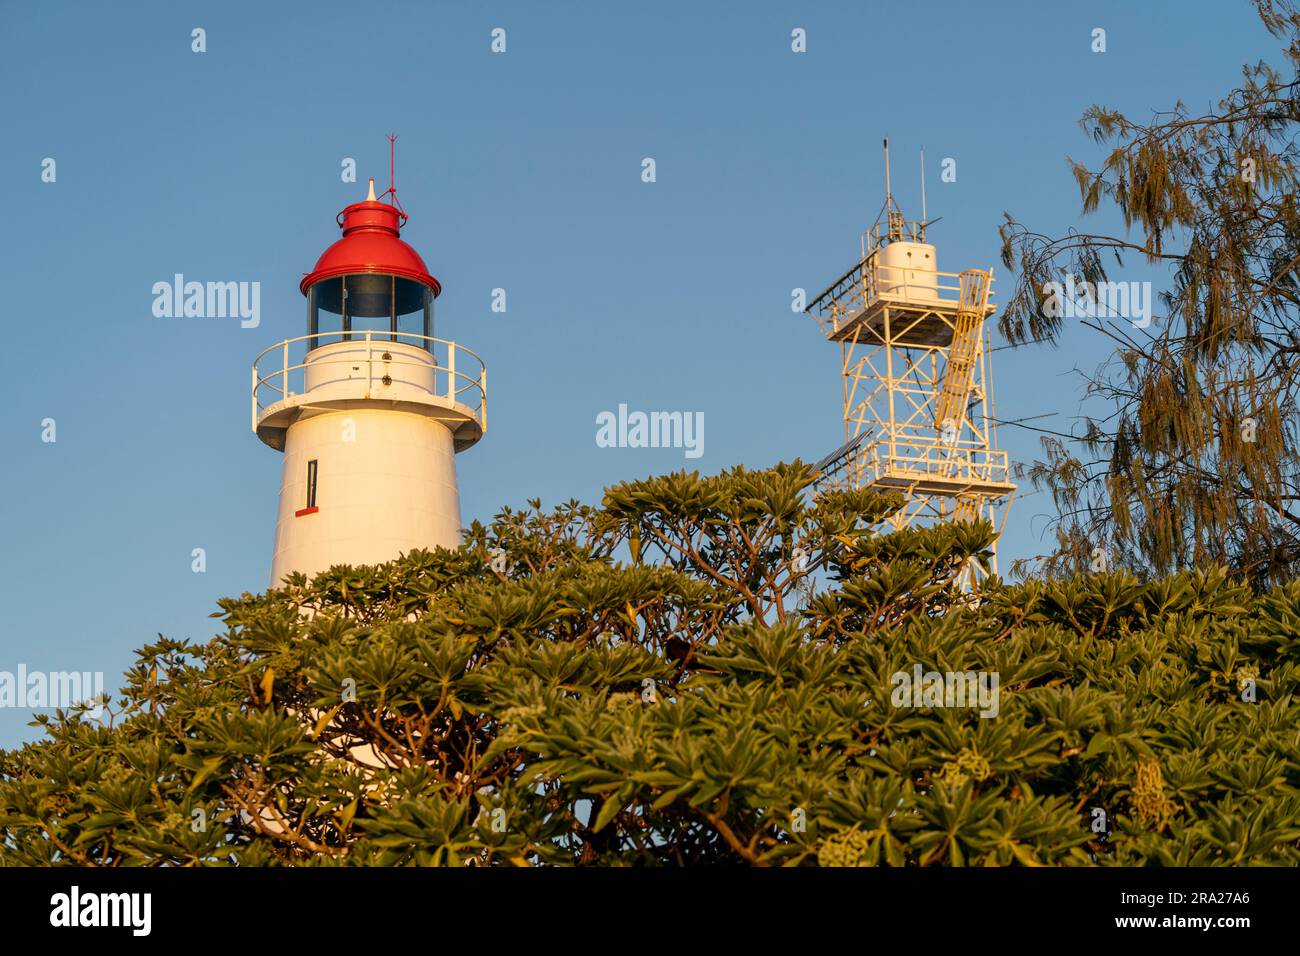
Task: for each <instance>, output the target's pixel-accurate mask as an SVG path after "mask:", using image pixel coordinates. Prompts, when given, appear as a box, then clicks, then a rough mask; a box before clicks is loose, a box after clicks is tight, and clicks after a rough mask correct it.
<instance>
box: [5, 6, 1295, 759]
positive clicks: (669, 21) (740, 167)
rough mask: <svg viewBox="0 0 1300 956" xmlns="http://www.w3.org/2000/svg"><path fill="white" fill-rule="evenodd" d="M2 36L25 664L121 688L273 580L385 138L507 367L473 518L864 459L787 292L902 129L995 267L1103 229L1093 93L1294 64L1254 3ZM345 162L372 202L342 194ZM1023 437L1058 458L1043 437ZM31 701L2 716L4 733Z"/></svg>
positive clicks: (1033, 380) (280, 22) (13, 499)
mask: <svg viewBox="0 0 1300 956" xmlns="http://www.w3.org/2000/svg"><path fill="white" fill-rule="evenodd" d="M0 21H2V22H3V25H4V26H3V33H2V34H0V80H2V81H3V82H0V89H2V90H3V96H4V99H5V102H4V112H3V115H4V128H5V129H4V146H3V149H2V150H0V183H2V184H3V186H2V188H3V203H4V207H3V217H2V219H0V263H3V270H4V273H3V277H4V290H5V302H6V308H5V314H4V319H3V321H4V325H5V363H4V370H3V374H0V399H2V402H0V449H3V459H2V460H3V463H4V492H5V493H4V495H3V497H2V498H0V540H3V549H2V553H0V582H3V583H2V584H0V670H7V671H15V670H16V669H17V666H18V664H19V663H24V664H25V665H26V666H27V667H28V669H29V670H47V671H57V670H71V669H75V670H91V671H95V670H102V671H104V672H105V673H106V677H107V679H108V683H109V684H110V686H113V687H116V686H117V682H118V675H119V674H120V673H121V671H122V670H124V669H125V668H126V667H127V666H129V665H130V664H131V662H132V659H133V658H132V651H133V649H134V648H136V647H139V646H140V645H142V644H143V643H145V642H146V641H149V640H151V639H153V637H154V636H155V635H156V634H158V633H159V632H161V633H164V634H167V635H169V636H174V637H184V638H191V639H205V638H207V637H208V636H210V635H211V634H212V633H213V632H214V624H215V622H213V621H211V620H209V619H208V617H207V615H208V614H209V613H210V612H211V611H213V610H214V609H215V604H214V602H215V600H216V599H217V598H218V597H220V596H223V595H229V594H238V593H239V592H241V591H245V590H252V591H256V590H261V589H262V588H263V587H264V586H265V584H266V576H267V573H268V567H269V561H270V555H271V546H272V541H273V534H274V519H275V509H276V494H277V488H278V482H279V472H280V456H279V454H278V453H276V452H274V451H272V450H270V449H269V448H267V447H265V446H264V445H262V444H261V443H260V442H259V441H257V439H256V438H255V437H254V436H253V435H252V433H251V432H250V431H249V403H248V394H247V393H248V381H249V379H248V368H249V364H250V362H251V361H252V359H253V357H254V355H256V354H257V353H258V352H259V351H261V350H262V349H263V348H265V347H266V346H268V345H270V344H272V343H273V342H275V341H278V340H279V339H281V338H286V337H290V336H295V335H301V334H304V333H305V332H306V317H305V308H304V304H303V299H302V297H301V295H300V294H299V292H298V281H299V279H300V278H301V276H302V274H303V273H304V272H306V271H308V270H309V269H310V268H311V267H312V265H313V264H314V262H315V260H316V257H317V256H318V255H319V254H320V252H321V251H322V250H324V248H325V247H326V246H327V245H328V244H329V243H330V242H332V241H334V239H335V238H336V237H337V235H338V231H337V228H336V226H335V225H334V215H335V213H337V212H338V211H339V210H340V209H341V208H342V207H343V206H344V205H345V204H347V203H350V202H354V201H357V200H359V199H361V198H363V196H364V180H365V177H367V176H371V175H373V176H374V177H375V178H376V179H377V180H378V181H380V183H381V184H383V183H385V182H386V178H387V161H388V156H387V143H386V141H385V139H384V135H385V134H386V133H387V132H389V131H390V130H394V131H397V132H398V133H399V134H400V137H401V138H400V140H399V144H398V187H399V191H400V196H401V198H402V202H403V204H404V206H405V207H406V209H407V210H408V211H409V212H410V213H411V214H412V219H411V222H410V225H409V227H408V228H407V230H406V231H405V233H404V235H405V238H407V239H408V240H409V241H410V242H411V243H412V244H413V245H415V247H416V248H417V249H418V250H419V251H420V252H421V253H422V254H423V256H424V258H425V261H426V262H427V263H428V264H429V267H430V269H431V270H432V271H433V273H434V274H435V275H436V276H438V277H439V279H440V280H441V281H442V283H443V285H444V290H445V291H444V293H443V295H442V297H441V298H440V300H439V312H438V317H439V322H438V331H439V334H440V335H444V336H447V337H451V338H454V339H456V340H458V341H459V342H461V343H463V344H465V345H467V346H469V347H470V348H473V349H475V350H476V351H477V352H479V354H480V355H482V356H483V357H484V359H485V360H486V362H487V364H488V367H489V370H490V372H489V375H490V379H489V385H490V429H489V432H488V435H487V437H486V438H485V439H484V441H483V442H482V443H481V444H479V445H478V446H477V447H475V448H474V449H472V450H470V451H469V452H467V453H465V454H463V455H461V456H460V457H459V459H458V466H459V473H460V485H461V495H462V499H461V502H462V516H463V519H464V520H465V522H466V523H468V522H469V521H470V520H471V519H473V518H483V519H486V518H490V516H491V515H492V514H493V513H494V511H495V510H496V509H497V508H498V507H499V506H500V505H503V504H515V505H518V504H521V503H522V502H523V501H524V500H525V499H526V498H529V497H533V496H540V497H541V498H543V499H544V500H545V501H547V502H555V501H557V500H560V499H566V498H569V497H579V498H583V499H586V500H591V501H594V500H597V499H598V498H599V494H600V490H601V488H602V487H603V486H604V485H606V484H609V483H612V482H615V481H618V480H621V479H626V478H635V477H642V476H645V475H648V474H653V473H661V472H664V471H668V470H672V469H676V468H681V467H690V468H700V469H702V470H704V471H707V472H714V471H717V470H720V469H722V468H725V467H728V466H730V465H733V464H736V463H744V464H746V465H750V466H755V467H761V466H764V465H768V464H770V463H772V462H775V461H777V460H780V459H789V458H794V457H796V456H801V457H803V458H804V459H805V460H815V459H817V458H818V457H820V456H821V455H823V454H824V453H826V452H827V451H829V450H831V449H832V448H834V447H835V446H836V445H838V444H839V442H840V441H841V423H840V405H839V402H840V383H839V379H838V356H837V350H836V348H835V347H834V346H832V345H831V344H830V343H828V342H826V341H825V340H824V339H823V338H822V337H821V336H820V334H819V333H818V331H817V329H816V328H815V326H814V325H813V323H812V321H811V320H810V319H807V318H806V317H800V316H796V315H794V314H792V313H791V311H790V305H789V304H790V291H791V289H792V288H794V287H804V288H806V289H808V291H809V293H810V294H815V293H816V292H817V291H820V289H821V288H822V287H824V286H825V285H826V284H827V283H828V282H829V281H830V280H831V279H833V278H835V277H836V276H837V275H838V274H839V273H841V272H842V271H843V270H845V269H846V268H847V267H848V266H849V265H851V264H852V263H853V261H854V260H855V258H856V256H857V253H858V236H859V234H860V232H861V231H862V229H863V228H865V227H866V226H868V225H870V222H871V220H872V219H873V217H874V215H875V213H876V211H877V210H878V208H879V206H880V202H881V198H882V193H883V176H882V173H881V162H880V153H879V144H880V140H881V137H882V136H883V135H885V134H888V135H889V136H890V138H891V142H892V144H893V147H894V150H895V156H896V160H895V183H896V190H897V191H898V192H899V193H900V194H901V198H902V200H903V201H904V203H905V204H908V205H910V206H911V208H913V209H915V198H916V187H915V183H916V175H915V169H916V153H917V150H918V149H919V148H920V147H921V146H924V147H925V150H926V156H927V159H928V161H929V163H930V169H931V176H930V180H929V188H928V201H929V212H930V215H931V216H935V215H942V216H943V221H942V223H940V224H939V225H938V226H937V227H936V228H935V229H934V230H933V231H932V233H931V238H932V240H933V241H935V242H936V243H937V245H938V247H939V257H940V266H941V268H945V269H951V270H959V269H961V268H965V267H971V266H985V265H993V264H995V263H996V260H997V253H998V246H997V232H996V229H997V226H998V224H999V222H1000V219H1001V216H1002V213H1003V211H1004V210H1007V211H1010V212H1012V213H1014V214H1015V215H1016V216H1017V217H1019V218H1021V219H1022V220H1024V221H1026V222H1028V223H1029V224H1031V225H1033V226H1034V227H1035V228H1037V229H1040V230H1042V231H1046V232H1055V231H1059V230H1061V229H1063V228H1066V227H1068V226H1069V225H1070V224H1072V223H1074V222H1076V221H1078V220H1077V212H1078V205H1079V204H1078V198H1077V192H1076V190H1075V187H1074V184H1073V181H1072V179H1071V177H1070V175H1069V172H1068V169H1067V166H1066V156H1067V155H1073V156H1075V157H1077V158H1080V159H1083V160H1091V159H1094V158H1095V157H1096V155H1097V152H1096V148H1095V147H1093V146H1091V145H1090V144H1089V142H1088V141H1087V140H1086V139H1085V137H1084V135H1083V134H1082V132H1081V131H1080V130H1079V128H1078V126H1077V120H1078V117H1079V115H1080V113H1081V112H1082V111H1083V110H1084V109H1085V108H1086V107H1087V106H1088V105H1089V104H1092V103H1094V102H1101V103H1105V104H1108V105H1112V106H1115V107H1118V108H1121V109H1124V110H1126V111H1130V112H1131V113H1133V114H1135V115H1137V116H1141V117H1145V116H1147V115H1148V114H1149V113H1150V112H1151V111H1152V110H1155V109H1161V108H1166V107H1168V106H1170V105H1172V104H1173V103H1174V101H1175V100H1177V99H1179V98H1181V99H1182V100H1184V101H1185V102H1186V103H1188V104H1189V105H1190V106H1192V107H1193V108H1199V107H1203V106H1207V105H1208V104H1209V103H1211V102H1212V101H1213V100H1216V99H1217V98H1218V96H1219V95H1220V94H1221V93H1223V92H1225V91H1226V90H1227V89H1229V88H1230V87H1231V86H1232V85H1233V84H1234V83H1235V82H1236V81H1237V80H1238V78H1239V77H1240V65H1241V64H1242V63H1243V62H1247V61H1254V60H1257V59H1259V58H1261V57H1271V56H1272V55H1273V50H1274V43H1273V42H1272V40H1271V38H1269V37H1268V36H1267V34H1266V33H1265V32H1264V30H1263V29H1262V27H1260V26H1259V24H1258V22H1257V21H1256V20H1255V18H1254V15H1253V12H1252V10H1251V7H1250V4H1249V3H1247V2H1246V0H1216V2H1204V0H1202V2H1196V3H1190V2H1172V0H1171V2H1144V3H1136V4H1135V3H1132V2H1127V0H1115V2H1092V3H1088V4H1044V3H1042V2H1028V0H1027V2H1014V3H967V2H933V3H928V4H924V5H918V4H882V3H856V2H848V0H844V2H819V3H777V2H762V3H758V2H745V3H742V2H720V3H698V2H695V3H689V2H668V0H660V2H656V3H653V4H609V3H596V2H584V3H546V4H542V3H536V2H519V3H487V2H484V3H470V2H463V3H455V4H451V3H430V2H421V3H415V2H410V3H404V4H395V3H373V4H355V3H347V4H344V3H337V2H316V3H310V4H308V3H300V4H277V3H244V2H221V3H189V4H178V3H162V2H155V3H131V4H116V3H114V4H106V3H89V2H87V3H65V2H59V3H51V2H48V0H44V2H27V0H23V2H15V0H4V2H3V3H2V4H0ZM194 27H202V28H204V29H205V30H206V31H207V52H206V53H204V54H195V53H193V52H191V38H190V37H191V30H192V29H193V28H194ZM495 27H501V28H504V29H505V30H506V31H507V45H508V48H507V53H505V54H504V55H493V54H492V53H491V52H490V49H489V43H490V32H491V31H492V29H493V28H495ZM795 27H803V28H804V29H806V30H807V36H808V52H807V53H806V54H802V55H796V54H794V53H792V52H791V50H790V33H791V30H792V29H793V28H795ZM1094 27H1103V28H1104V29H1105V30H1106V31H1107V47H1108V49H1107V52H1106V53H1104V54H1094V53H1092V52H1091V51H1090V42H1091V38H1090V33H1091V31H1092V29H1093V28H1094ZM647 156H648V157H653V158H654V159H655V160H656V163H657V167H658V169H657V171H658V182H656V183H654V184H652V185H647V184H644V183H642V182H641V178H640V172H641V160H642V159H643V158H644V157H647ZM46 157H52V158H54V159H55V160H56V161H57V164H58V166H57V172H58V180H57V182H56V183H54V184H47V183H42V182H41V175H40V174H41V161H42V160H43V159H44V158H46ZM345 157H354V158H355V159H356V160H357V163H358V167H359V176H360V178H361V182H360V184H346V183H343V182H341V181H340V175H339V173H340V163H341V161H342V160H343V159H344V158H345ZM944 157H952V158H955V159H956V160H957V164H958V165H957V171H958V178H957V182H955V183H951V184H943V183H940V182H939V178H938V175H937V169H938V162H939V161H940V160H941V159H942V158H944ZM1101 225H1106V222H1105V221H1104V220H1103V221H1102V222H1101ZM177 272H181V273H184V274H185V275H186V277H187V278H192V279H198V280H203V281H207V280H243V281H258V282H260V283H261V285H262V301H261V309H262V322H261V326H260V327H258V328H255V329H243V328H240V326H239V323H238V322H237V321H235V320H231V319H165V318H155V317H154V316H153V314H152V311H151V305H152V302H153V296H152V293H151V291H150V290H151V287H152V285H153V283H155V282H158V281H169V280H170V278H171V277H172V275H173V274H174V273H177ZM997 274H998V279H999V283H998V285H999V286H1000V287H1001V288H1003V289H1008V288H1009V287H1010V283H1011V277H1010V276H1008V275H1007V274H1006V272H1005V270H1002V269H1001V268H1000V267H999V268H998V272H997ZM495 287H503V288H505V289H506V290H507V295H508V312H506V313H505V314H496V313H493V312H492V311H491V310H490V294H491V290H492V289H493V288H495ZM995 288H997V286H995ZM1104 354H1105V345H1104V343H1102V342H1099V341H1097V340H1096V338H1095V337H1094V336H1093V335H1091V334H1089V333H1087V332H1086V330H1079V329H1072V330H1071V331H1070V332H1069V334H1067V336H1066V341H1065V344H1064V346H1063V347H1062V348H1060V349H1057V350H1049V349H1045V348H1038V349H1026V350H1017V351H1004V352H1000V353H998V354H997V356H996V357H995V371H996V390H997V394H996V400H997V407H998V411H999V413H1000V417H1004V418H1022V417H1026V416H1030V415H1038V414H1046V413H1052V412H1056V413H1059V414H1058V415H1057V417H1056V418H1053V419H1046V420H1044V423H1045V424H1048V425H1049V427H1062V426H1064V427H1067V428H1068V424H1069V416H1070V415H1072V414H1073V413H1074V412H1075V411H1076V410H1077V407H1078V402H1079V382H1078V380H1077V378H1075V377H1073V376H1071V374H1070V370H1071V369H1072V368H1073V367H1075V365H1076V364H1077V365H1080V366H1082V367H1091V366H1092V365H1095V364H1096V363H1097V362H1099V361H1100V360H1101V359H1102V358H1103V357H1104ZM621 402H623V403H627V404H628V405H629V406H630V407H632V408H634V409H638V408H639V409H645V410H686V411H702V412H703V413H704V415H705V454H704V456H703V457H702V458H701V459H698V460H694V461H689V462H688V461H687V460H685V459H684V458H683V455H682V452H681V451H680V450H676V451H674V450H646V449H640V450H638V449H603V448H598V447H597V446H596V444H595V440H594V438H595V431H596V426H595V417H596V415H597V414H598V413H599V412H600V411H603V410H607V409H609V410H612V409H616V408H617V406H618V405H619V403H621ZM47 417H48V418H54V419H55V420H56V421H57V428H58V441H57V443H56V444H52V445H51V444H44V443H42V442H41V440H40V436H41V425H40V423H41V421H42V419H44V418H47ZM1000 439H1001V444H1002V446H1003V447H1005V448H1008V449H1010V450H1011V452H1012V454H1013V456H1014V457H1016V458H1018V459H1021V460H1024V459H1028V458H1031V457H1033V456H1034V455H1035V453H1036V451H1037V436H1036V435H1034V434H1033V433H1029V432H1024V431H1020V430H1018V429H1010V428H1004V429H1003V430H1002V432H1001V434H1000ZM1046 511H1047V506H1046V504H1045V503H1044V502H1043V498H1042V496H1037V497H1024V498H1022V499H1021V500H1019V501H1018V502H1017V504H1016V506H1015V508H1014V509H1013V511H1012V514H1011V519H1010V523H1009V526H1008V530H1007V533H1006V536H1005V538H1004V541H1003V546H1002V555H1003V560H1004V562H1009V561H1010V559H1012V558H1014V557H1017V556H1021V555H1026V554H1031V553H1035V552H1036V551H1038V550H1039V549H1040V547H1041V544H1042V543H1041V542H1040V540H1039V534H1040V533H1041V530H1042V528H1043V526H1044V520H1043V517H1042V516H1043V515H1044V514H1045V513H1046ZM197 547H201V548H204V549H205V550H206V552H207V573H205V574H194V573H192V571H191V557H190V555H191V551H192V549H194V548H197ZM1005 566H1007V565H1004V567H1005ZM28 719H29V715H28V714H27V713H26V712H22V711H18V710H14V709H7V710H0V745H12V744H13V743H15V742H16V741H19V740H21V739H24V738H26V737H29V736H30V735H31V734H32V733H33V731H32V730H31V729H30V728H27V727H26V726H25V723H26V721H27V720H28Z"/></svg>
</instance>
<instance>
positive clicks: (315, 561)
mask: <svg viewBox="0 0 1300 956" xmlns="http://www.w3.org/2000/svg"><path fill="white" fill-rule="evenodd" d="M383 196H387V197H388V199H389V201H388V202H383V201H381V200H382V199H383ZM383 196H381V197H380V198H379V199H376V198H375V189H374V180H371V182H370V195H369V196H368V197H367V198H366V199H365V201H363V202H359V203H354V204H352V205H350V206H348V207H347V208H346V209H344V210H343V212H341V213H340V214H339V217H338V223H339V225H340V227H341V228H342V230H343V237H342V238H341V239H339V240H338V241H337V242H336V243H334V245H332V246H331V247H330V248H329V249H328V250H326V252H325V253H324V255H322V256H321V257H320V260H319V261H318V262H317V264H316V268H315V269H314V270H313V271H312V272H311V273H310V274H308V275H307V276H306V277H305V278H304V279H303V280H302V283H301V286H300V288H301V290H302V292H303V294H304V295H305V296H306V297H307V314H308V333H307V335H305V336H300V337H298V338H293V339H287V340H285V341H283V342H280V343H278V344H276V345H273V346H271V347H270V348H269V349H267V350H266V351H265V352H263V353H262V354H261V355H259V356H258V358H257V359H256V360H255V361H254V363H253V392H252V402H253V413H252V420H253V430H254V431H255V432H256V433H257V436H258V438H260V439H261V440H262V441H263V442H265V443H266V444H268V445H270V446H271V447H272V448H275V449H277V450H280V451H283V452H284V471H283V479H282V481H281V483H280V509H279V515H278V517H277V520H276V528H275V553H274V557H273V559H272V562H271V583H272V585H277V584H279V583H280V582H281V580H282V579H283V578H284V576H285V575H286V574H288V573H289V572H290V571H302V572H304V573H306V574H308V575H311V574H314V573H316V572H318V571H322V570H325V569H328V568H329V567H331V566H332V565H335V564H374V563H378V562H382V561H388V560H391V559H393V558H395V557H397V556H398V555H399V554H401V553H403V552H406V551H410V550H411V549H413V548H432V547H435V546H438V545H441V546H444V547H452V548H454V547H456V546H457V545H459V543H460V531H461V523H460V495H459V491H458V489H457V486H456V465H455V460H454V456H455V454H456V452H458V451H461V450H463V449H465V448H468V447H469V446H471V445H473V444H474V443H475V442H477V441H478V440H479V439H480V438H482V437H483V433H484V431H485V429H486V428H487V372H486V370H485V369H484V367H483V363H482V362H481V361H480V360H479V358H478V356H477V355H475V354H474V353H473V352H471V351H469V350H468V349H466V348H464V347H463V346H459V345H457V344H456V343H454V342H449V341H446V340H443V339H437V338H433V312H434V299H435V298H436V297H437V295H438V293H439V292H441V291H442V286H441V285H439V283H438V280H437V279H435V278H434V277H433V276H432V275H430V274H429V271H428V269H426V268H425V265H424V262H423V261H422V260H421V258H420V256H419V254H418V253H416V251H415V250H414V249H412V248H411V247H410V246H409V245H407V244H406V243H405V242H403V241H402V240H401V238H400V229H401V226H402V225H404V224H405V222H406V219H407V216H406V213H405V212H404V211H402V209H401V206H400V205H399V204H398V202H397V194H396V190H395V189H393V188H392V187H390V188H389V190H388V191H387V192H385V193H384V194H383Z"/></svg>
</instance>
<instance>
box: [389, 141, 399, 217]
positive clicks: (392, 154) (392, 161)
mask: <svg viewBox="0 0 1300 956" xmlns="http://www.w3.org/2000/svg"><path fill="white" fill-rule="evenodd" d="M388 193H389V196H390V197H391V198H390V199H389V200H388V201H389V202H395V201H396V199H397V134H396V133H389V134H388Z"/></svg>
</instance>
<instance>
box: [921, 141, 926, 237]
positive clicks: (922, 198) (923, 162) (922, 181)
mask: <svg viewBox="0 0 1300 956" xmlns="http://www.w3.org/2000/svg"><path fill="white" fill-rule="evenodd" d="M921 241H922V242H925V147H924V146H922V147H921Z"/></svg>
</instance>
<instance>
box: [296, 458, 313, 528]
mask: <svg viewBox="0 0 1300 956" xmlns="http://www.w3.org/2000/svg"><path fill="white" fill-rule="evenodd" d="M316 510H317V509H316V459H314V458H313V459H312V460H311V461H309V462H307V507H305V508H299V509H298V510H297V511H295V512H294V513H293V516H294V517H295V518H301V517H302V516H303V515H314V514H315V513H316Z"/></svg>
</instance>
